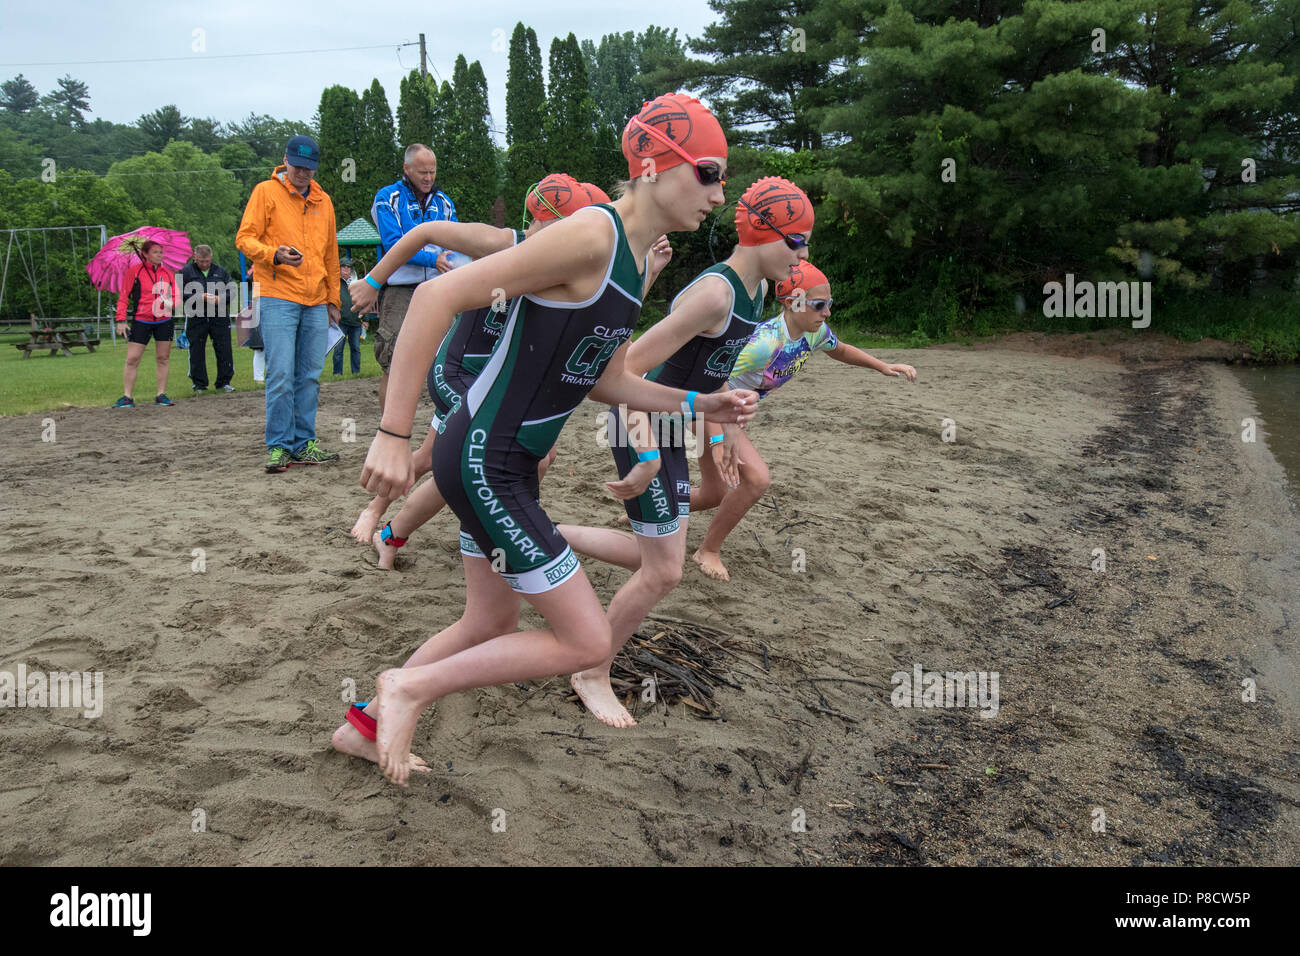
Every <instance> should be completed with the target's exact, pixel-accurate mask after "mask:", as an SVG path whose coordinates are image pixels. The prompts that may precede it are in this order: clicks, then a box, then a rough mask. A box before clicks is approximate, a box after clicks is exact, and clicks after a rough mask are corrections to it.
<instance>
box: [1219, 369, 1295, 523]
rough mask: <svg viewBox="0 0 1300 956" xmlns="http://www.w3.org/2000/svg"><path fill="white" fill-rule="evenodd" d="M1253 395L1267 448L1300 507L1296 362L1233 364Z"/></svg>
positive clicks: (1292, 498)
mask: <svg viewBox="0 0 1300 956" xmlns="http://www.w3.org/2000/svg"><path fill="white" fill-rule="evenodd" d="M1233 371H1234V372H1235V373H1236V375H1237V378H1238V380H1239V381H1240V382H1241V383H1242V384H1243V385H1245V386H1246V389H1247V390H1248V391H1249V392H1250V394H1251V395H1252V396H1253V397H1254V399H1255V404H1256V405H1257V406H1258V408H1259V416H1260V418H1261V419H1262V421H1261V423H1260V424H1261V426H1262V428H1263V430H1264V431H1266V432H1268V448H1269V451H1271V452H1272V453H1273V456H1274V457H1275V458H1276V459H1277V460H1278V461H1279V462H1281V463H1282V467H1283V468H1285V469H1286V475H1287V483H1288V486H1289V490H1290V492H1291V501H1292V503H1293V504H1295V505H1296V506H1297V507H1300V364H1297V365H1261V366H1253V367H1252V366H1242V367H1238V368H1234V369H1233Z"/></svg>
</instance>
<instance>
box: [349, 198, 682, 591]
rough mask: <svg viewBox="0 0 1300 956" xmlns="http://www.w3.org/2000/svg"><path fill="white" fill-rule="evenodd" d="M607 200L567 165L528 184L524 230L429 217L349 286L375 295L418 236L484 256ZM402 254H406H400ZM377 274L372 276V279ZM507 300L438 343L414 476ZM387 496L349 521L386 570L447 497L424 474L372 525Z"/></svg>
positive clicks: (483, 359)
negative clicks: (429, 418) (430, 407)
mask: <svg viewBox="0 0 1300 956" xmlns="http://www.w3.org/2000/svg"><path fill="white" fill-rule="evenodd" d="M608 202H609V197H608V196H607V195H605V193H604V191H603V190H601V189H600V187H598V186H595V185H593V184H592V183H579V182H578V181H577V180H575V179H574V178H573V177H572V176H569V175H568V174H567V173H552V174H551V175H549V176H547V177H546V178H544V179H543V180H541V181H540V182H538V183H536V184H534V185H533V186H532V187H531V188H530V189H529V190H528V194H527V196H526V198H525V206H526V208H527V215H529V216H531V217H532V223H531V224H529V225H527V226H526V227H525V229H524V231H522V232H520V231H519V230H515V229H495V228H493V227H483V226H481V225H479V224H474V223H471V224H465V223H453V222H432V223H425V224H423V225H422V226H419V227H417V228H415V229H413V230H412V231H411V232H410V233H408V234H407V235H405V236H403V237H402V239H401V240H400V241H399V242H398V243H397V245H396V246H394V247H393V248H392V249H390V250H389V252H388V254H387V255H386V256H384V258H383V260H381V261H380V263H379V264H378V265H377V266H375V269H374V270H373V271H372V272H371V273H370V274H369V276H367V278H366V281H361V282H357V283H354V284H353V286H351V287H350V288H349V292H352V291H353V290H354V289H355V292H356V296H357V297H359V298H360V300H361V302H362V303H363V304H364V303H366V302H368V301H370V299H371V298H372V297H375V296H376V295H377V290H375V288H374V284H376V283H378V284H382V283H383V282H384V281H385V280H386V279H387V278H388V276H390V275H391V274H392V272H393V270H394V269H396V268H397V267H398V266H400V265H401V264H402V263H403V262H405V261H406V260H407V259H409V258H410V256H411V255H413V254H414V253H412V252H411V251H410V250H412V249H418V248H420V246H419V245H418V243H420V242H422V241H423V242H433V243H434V244H435V245H439V246H443V247H445V248H450V249H452V250H455V251H459V252H465V251H467V250H464V249H461V248H460V246H459V245H457V242H462V241H463V242H467V243H468V244H470V245H472V246H474V247H475V249H476V250H477V251H478V254H479V255H480V256H481V255H486V254H489V253H490V252H496V251H499V250H500V249H504V248H509V247H510V246H512V245H515V244H517V243H519V242H522V241H523V240H524V239H525V238H527V237H528V236H533V235H536V234H537V233H538V232H540V231H541V230H542V229H544V228H546V227H547V226H549V225H551V224H552V223H555V222H559V221H560V220H561V219H563V218H565V217H567V216H569V215H571V214H572V213H575V212H577V211H578V210H579V209H582V208H585V207H586V206H590V205H593V204H595V203H608ZM467 228H468V229H470V230H474V231H473V232H468V233H467V232H465V229H467ZM487 229H491V234H489V233H487V232H486V231H485V230H487ZM480 233H481V234H482V235H481V236H480ZM462 235H464V236H465V237H466V238H465V240H460V239H457V238H456V237H457V236H462ZM430 237H434V238H430ZM653 249H654V254H653V255H652V259H651V266H650V276H649V279H648V281H647V283H646V288H647V289H649V287H650V285H651V284H653V282H654V279H655V278H656V277H657V276H658V274H659V272H660V271H661V270H662V269H663V267H664V266H665V265H666V264H667V263H668V261H669V260H670V259H671V257H672V251H671V247H670V246H669V245H668V239H667V237H666V236H661V237H660V239H659V241H658V242H656V243H655V245H654V247H653ZM403 256H405V257H406V258H402V257H403ZM372 279H373V280H375V283H371V282H370V281H369V280H372ZM430 281H436V280H430ZM353 301H354V303H355V302H356V301H357V298H354V300H353ZM510 307H511V303H510V302H496V303H493V304H492V305H490V306H486V307H484V308H480V309H475V310H473V311H471V312H467V313H465V314H464V315H461V316H458V317H457V319H456V322H455V324H454V325H453V327H452V331H451V332H450V333H449V334H448V336H447V337H446V338H445V339H444V340H443V342H442V344H441V346H440V347H439V349H438V354H437V357H436V358H435V359H434V362H433V365H432V366H431V367H430V369H429V376H428V386H429V396H430V398H432V399H433V403H434V406H435V408H436V414H435V416H434V419H433V422H432V423H431V426H432V427H430V429H429V431H428V433H427V434H426V436H425V439H424V442H423V443H422V444H421V445H420V448H419V449H418V450H417V451H416V452H415V453H414V454H413V455H412V460H411V464H412V468H413V470H414V472H415V478H416V480H419V478H420V477H421V476H423V475H425V474H427V473H428V472H429V470H430V468H431V467H432V460H433V442H434V439H435V438H436V436H437V433H438V430H439V428H440V427H441V423H442V421H443V420H444V419H445V418H446V416H447V415H448V414H449V413H450V411H451V408H452V403H455V404H459V402H460V399H459V398H457V397H456V396H457V395H458V394H463V392H464V391H466V390H468V387H469V383H471V382H472V381H473V379H474V378H475V377H476V376H477V375H478V373H479V371H481V370H482V368H483V366H484V365H485V364H486V363H487V360H488V357H489V355H490V354H491V352H492V349H493V348H494V347H495V346H496V343H497V341H498V340H499V338H500V335H501V329H502V327H503V325H504V324H505V316H506V315H507V314H508V313H509V312H510ZM462 356H463V358H462ZM451 381H456V382H457V384H456V385H455V386H452V385H450V384H449V382H451ZM554 459H555V453H554V449H552V450H551V451H550V452H549V453H548V454H547V455H546V456H545V457H544V458H543V459H542V461H541V463H540V464H539V465H538V479H539V480H540V479H541V477H542V476H544V475H545V474H546V469H547V468H549V467H550V464H551V462H552V461H553V460H554ZM390 504H391V502H390V501H389V500H388V499H387V498H383V497H377V498H375V499H374V500H372V501H371V502H370V504H368V505H367V506H366V507H365V509H364V510H362V512H361V515H360V516H359V517H358V518H357V521H356V524H355V525H353V528H352V536H353V537H354V538H355V539H356V540H357V541H366V540H369V541H370V542H371V544H372V545H373V546H374V548H375V552H376V555H377V556H378V562H379V567H380V568H381V569H383V570H392V569H393V565H394V562H395V561H396V559H397V550H398V549H399V548H401V547H402V546H403V545H404V544H406V541H407V539H408V538H409V537H410V536H411V535H412V534H414V533H415V531H416V529H418V528H419V527H420V526H421V525H423V524H424V523H425V522H426V521H428V520H429V519H430V518H432V517H433V516H434V515H436V514H437V513H438V512H439V511H441V510H442V508H443V505H444V504H445V502H444V500H443V497H442V495H441V494H440V493H439V491H438V486H437V484H436V483H434V482H433V481H432V480H430V481H426V482H425V483H424V484H423V485H421V486H420V487H419V488H417V489H416V490H415V491H414V492H412V493H411V494H410V495H408V496H407V498H406V501H405V502H404V503H403V505H402V509H401V511H399V512H398V513H397V515H396V516H395V517H394V518H393V519H392V520H391V521H389V522H388V524H386V525H385V526H384V527H383V529H382V530H379V531H376V530H375V527H376V526H377V525H378V523H379V519H380V518H381V517H382V516H383V514H384V512H385V511H386V510H387V509H388V506H389V505H390Z"/></svg>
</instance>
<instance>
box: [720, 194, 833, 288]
mask: <svg viewBox="0 0 1300 956" xmlns="http://www.w3.org/2000/svg"><path fill="white" fill-rule="evenodd" d="M740 199H741V201H740V202H738V203H736V233H737V234H738V235H739V236H740V244H741V245H742V246H761V245H763V243H766V242H779V241H780V240H781V236H780V235H779V234H778V233H777V231H776V230H777V229H780V230H781V232H784V233H785V234H786V235H789V234H790V233H800V234H802V235H807V234H808V233H809V232H811V231H812V227H813V205H812V200H811V199H809V198H808V194H807V193H806V192H804V191H803V190H802V189H800V188H799V187H798V186H796V185H795V184H794V183H792V182H790V180H788V179H782V178H781V177H779V176H764V177H763V178H762V179H760V180H759V181H758V182H756V183H754V185H752V186H750V187H749V188H748V189H746V190H745V192H744V194H743V195H742V196H741V197H740ZM747 204H748V205H747ZM751 207H752V208H751ZM773 226H775V227H776V229H773V228H772V227H773ZM818 274H819V275H820V273H818Z"/></svg>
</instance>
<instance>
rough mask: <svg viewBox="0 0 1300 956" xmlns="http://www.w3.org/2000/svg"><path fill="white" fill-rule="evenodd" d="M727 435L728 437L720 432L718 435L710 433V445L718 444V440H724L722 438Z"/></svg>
mask: <svg viewBox="0 0 1300 956" xmlns="http://www.w3.org/2000/svg"><path fill="white" fill-rule="evenodd" d="M725 437H726V436H725V435H721V434H718V435H710V436H709V445H710V446H712V445H716V444H717V443H718V442H720V441H722V439H724V438H725Z"/></svg>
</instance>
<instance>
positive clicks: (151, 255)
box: [113, 241, 178, 408]
mask: <svg viewBox="0 0 1300 956" xmlns="http://www.w3.org/2000/svg"><path fill="white" fill-rule="evenodd" d="M140 255H141V256H142V257H143V258H142V259H141V260H140V261H139V262H137V263H135V264H134V265H132V266H131V268H129V269H127V271H126V278H125V279H123V280H122V291H121V292H120V293H119V294H118V297H117V334H118V335H125V336H126V343H127V344H126V368H125V369H124V370H123V372H122V397H121V398H119V399H118V400H117V401H116V402H114V403H113V407H114V408H134V407H135V401H134V400H133V399H132V398H131V392H132V391H133V390H134V388H135V376H136V373H137V372H138V371H139V370H140V359H141V358H143V357H144V349H145V346H146V345H148V344H149V339H150V338H152V339H153V340H154V341H155V342H156V343H157V345H156V346H155V352H154V356H155V361H156V364H157V369H158V394H157V396H156V397H155V398H154V400H153V403H154V404H155V405H171V404H173V402H172V400H171V399H170V398H168V397H167V373H168V370H169V365H170V358H171V352H172V336H173V335H174V334H175V331H176V320H175V319H174V318H172V303H174V302H175V301H176V299H177V297H178V296H177V292H176V277H175V276H174V275H172V274H171V272H169V271H168V270H167V267H166V266H164V265H163V264H162V261H163V247H162V246H161V245H159V244H158V243H156V242H153V241H149V242H146V243H145V244H144V245H143V246H142V247H141V249H140Z"/></svg>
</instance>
